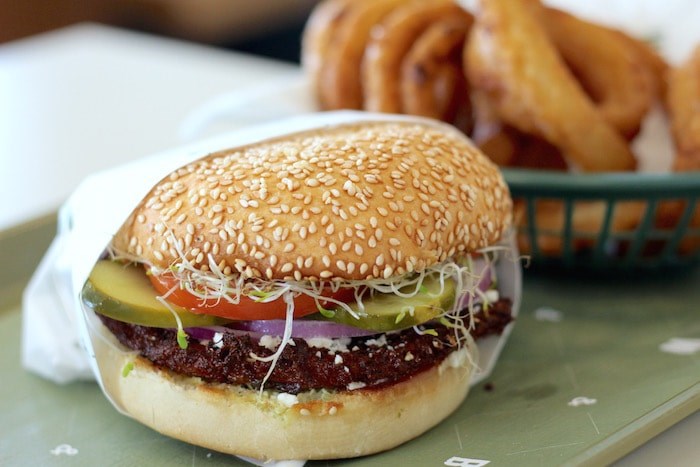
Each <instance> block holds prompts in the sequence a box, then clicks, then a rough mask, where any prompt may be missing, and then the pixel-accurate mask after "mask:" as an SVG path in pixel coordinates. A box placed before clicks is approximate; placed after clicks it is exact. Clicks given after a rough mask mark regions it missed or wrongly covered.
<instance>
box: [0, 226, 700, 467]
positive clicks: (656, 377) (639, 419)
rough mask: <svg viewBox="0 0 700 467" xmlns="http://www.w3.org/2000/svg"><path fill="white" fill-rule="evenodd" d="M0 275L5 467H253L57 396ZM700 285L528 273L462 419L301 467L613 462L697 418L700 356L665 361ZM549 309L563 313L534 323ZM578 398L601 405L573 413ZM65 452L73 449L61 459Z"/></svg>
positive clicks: (96, 394)
mask: <svg viewBox="0 0 700 467" xmlns="http://www.w3.org/2000/svg"><path fill="white" fill-rule="evenodd" d="M30 227H31V228H29V229H28V230H26V229H25V230H24V231H21V235H19V236H18V235H14V236H13V235H4V236H0V252H1V253H0V260H2V261H3V262H6V261H10V262H12V261H14V262H16V263H18V264H19V263H22V262H21V261H19V260H18V258H24V262H23V263H22V267H23V270H24V271H31V269H32V268H33V267H34V265H35V263H36V261H37V260H38V257H39V256H40V254H39V255H37V254H36V252H37V251H39V252H41V251H43V249H44V248H45V247H46V245H47V243H48V240H49V239H50V238H51V234H52V232H53V230H52V229H53V224H52V222H51V220H50V219H47V220H45V221H43V222H39V223H36V224H35V225H33V226H30ZM15 233H16V232H15ZM22 238H24V239H26V240H24V241H22ZM0 271H2V273H0V274H2V275H4V277H0V284H3V286H2V288H0V296H1V297H3V299H4V301H3V302H0V304H1V305H2V306H0V342H2V343H3V351H2V352H1V353H0V369H1V370H2V376H3V381H2V383H0V465H18V466H19V465H42V466H46V465H153V466H156V465H167V466H176V465H187V466H190V465H207V466H216V465H250V464H247V463H244V462H243V461H240V460H238V459H236V458H234V457H231V456H226V455H223V454H218V453H215V452H212V451H211V450H208V449H204V448H198V447H194V446H191V445H188V444H186V443H182V442H179V441H176V440H173V439H170V438H167V437H164V436H162V435H160V434H158V433H156V432H154V431H152V430H150V429H148V428H146V427H144V426H142V425H140V424H138V423H136V422H134V421H133V420H131V419H129V418H127V417H125V416H122V415H120V414H119V413H117V411H116V410H114V408H113V407H112V406H111V405H110V403H109V402H108V401H107V400H106V399H105V397H104V396H103V395H102V393H101V392H100V390H99V388H98V387H97V385H96V384H94V383H89V382H84V383H73V384H68V385H65V386H59V385H55V384H53V383H51V382H48V381H46V380H43V379H41V378H39V377H37V376H35V375H33V374H30V373H27V372H26V371H24V370H23V369H22V368H21V366H20V355H19V347H20V338H21V332H20V330H21V327H22V322H21V310H20V304H19V302H18V297H19V292H20V291H21V289H22V288H23V286H24V284H25V283H26V280H27V277H26V276H25V277H21V278H18V277H17V275H14V276H11V275H9V273H8V272H7V269H6V268H0ZM13 278H14V279H16V280H14V281H13V280H12V279H13ZM698 284H700V269H697V268H696V269H694V270H693V269H691V270H684V271H677V272H675V273H668V272H666V273H665V274H664V275H663V276H654V275H645V276H639V275H636V276H628V277H625V278H618V279H611V278H610V277H609V276H607V277H606V278H605V279H599V280H596V279H595V278H591V277H585V278H584V277H572V276H568V277H564V276H562V275H557V276H556V277H555V276H552V275H549V276H548V275H544V274H541V273H533V272H532V271H526V272H525V282H524V295H523V302H522V307H521V312H520V316H519V318H518V322H517V324H516V326H515V329H514V332H513V334H512V335H511V337H510V340H509V342H508V344H507V345H506V348H505V350H504V352H503V354H502V355H501V358H500V360H499V363H498V365H497V366H496V369H495V371H494V373H493V374H492V376H491V377H490V378H489V379H488V381H486V382H484V383H482V384H480V385H478V386H476V387H475V388H473V389H472V393H471V394H470V396H469V397H468V398H467V400H466V402H465V403H464V404H463V405H462V406H461V407H460V408H459V410H458V411H457V412H456V413H454V414H453V415H452V416H451V417H449V418H448V419H447V420H445V421H444V422H443V423H442V424H440V425H439V426H438V427H436V428H435V429H433V430H431V431H430V432H428V433H427V434H425V435H424V436H422V437H420V438H418V439H416V440H414V441H411V442H409V443H407V444H405V445H403V446H400V447H399V448H397V449H394V450H392V451H389V452H386V453H382V454H378V455H374V456H369V457H365V458H361V459H355V460H345V461H333V462H328V463H327V462H310V463H309V464H308V465H311V466H315V465H340V464H342V465H346V464H347V465H357V466H387V465H420V466H429V465H435V466H441V465H479V464H478V463H472V464H468V463H467V462H468V461H467V459H472V460H475V461H474V462H476V460H482V461H490V464H489V465H494V466H498V465H518V466H528V465H536V466H543V465H562V464H572V465H580V464H591V465H600V464H604V463H609V462H612V461H614V460H615V459H618V458H620V457H622V456H623V455H624V454H626V453H627V452H629V451H631V450H632V449H634V448H635V447H637V446H639V445H641V444H642V443H644V442H646V441H647V440H648V439H650V438H651V437H653V436H654V435H656V434H658V433H659V432H661V431H663V430H664V429H666V428H668V427H669V426H671V425H672V424H673V423H675V422H677V421H679V420H680V419H682V418H684V417H685V416H687V415H689V414H691V413H693V412H695V411H697V410H698V409H699V408H700V364H699V363H700V353H695V354H694V355H692V354H691V355H678V354H671V353H667V352H662V351H661V350H660V345H661V344H663V343H664V342H667V341H668V340H669V339H671V338H674V337H676V338H691V337H693V338H697V337H698V336H700V287H698ZM10 299H12V300H10ZM9 302H12V303H9ZM543 307H547V308H550V309H552V310H556V311H559V312H560V314H557V313H554V312H552V310H549V312H544V313H543V312H540V313H536V310H537V309H540V308H543ZM556 317H560V318H561V319H560V321H552V320H551V319H552V318H556ZM538 318H539V319H538ZM542 318H549V320H547V319H542ZM26 324H27V325H28V326H29V327H30V328H29V329H31V323H26ZM28 335H30V336H31V332H29V333H28ZM577 397H586V398H589V399H595V400H596V403H595V404H593V405H580V406H575V407H574V406H571V405H570V404H569V403H570V402H571V401H572V400H573V399H574V398H577ZM370 416H371V415H370V414H368V421H367V422H368V423H371V419H370V418H369V417H370ZM212 428H213V429H216V428H215V427H212ZM358 429H359V430H361V429H362V427H358ZM396 429H397V430H400V429H401V424H400V423H397V426H396ZM64 444H66V445H69V446H70V447H71V448H74V450H71V449H68V448H65V447H64V449H59V450H58V451H56V448H57V447H59V446H61V445H64ZM52 451H53V453H52ZM66 451H69V452H71V453H72V454H73V455H69V454H68V453H66ZM60 452H63V453H62V454H61V453H60ZM446 463H447V464H446Z"/></svg>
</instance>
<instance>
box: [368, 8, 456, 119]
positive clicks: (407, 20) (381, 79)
mask: <svg viewBox="0 0 700 467" xmlns="http://www.w3.org/2000/svg"><path fill="white" fill-rule="evenodd" d="M468 15H469V14H468V13H467V12H466V11H465V10H464V9H462V8H461V7H460V6H459V5H457V4H456V3H454V2H452V1H451V0H439V1H431V2H418V1H416V2H409V3H405V4H403V5H401V6H399V7H398V8H396V9H395V10H394V11H392V12H391V13H390V14H389V15H387V17H386V18H384V20H383V21H381V22H380V23H378V24H377V25H376V26H375V27H374V28H373V29H372V32H371V37H370V40H369V42H368V43H367V48H366V50H365V55H364V59H363V61H362V67H361V79H362V86H363V90H364V108H365V109H367V110H371V111H375V112H394V113H400V112H402V111H403V105H402V101H401V91H400V89H399V86H398V85H397V83H399V81H400V78H401V64H402V63H403V60H404V57H405V56H406V54H408V52H409V50H410V48H411V45H412V44H413V43H414V42H415V41H416V39H417V38H418V37H419V36H420V35H421V34H422V33H423V32H424V31H425V30H426V28H428V27H429V26H430V25H431V24H433V23H434V22H435V21H438V20H440V19H441V18H454V17H456V16H463V17H466V16H468Z"/></svg>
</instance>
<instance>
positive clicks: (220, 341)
mask: <svg viewBox="0 0 700 467" xmlns="http://www.w3.org/2000/svg"><path fill="white" fill-rule="evenodd" d="M212 342H214V344H213V345H214V347H216V348H217V349H220V348H222V347H223V346H224V333H222V332H215V333H214V337H213V338H212Z"/></svg>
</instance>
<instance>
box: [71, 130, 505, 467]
mask: <svg viewBox="0 0 700 467" xmlns="http://www.w3.org/2000/svg"><path fill="white" fill-rule="evenodd" d="M511 212H512V201H511V198H510V195H509V192H508V188H507V186H506V185H505V183H504V181H503V179H502V177H501V174H500V172H499V171H498V169H497V168H496V166H495V165H493V164H492V163H491V162H490V161H489V160H488V159H487V158H486V157H485V156H483V155H482V154H481V153H480V152H479V151H478V150H477V149H475V148H474V146H473V145H472V144H471V143H470V142H469V141H468V140H467V139H466V138H465V137H464V136H463V135H461V134H460V133H458V132H457V131H456V130H452V129H451V128H449V127H447V126H442V125H438V124H428V123H415V122H407V121H401V122H392V121H383V122H367V123H354V124H345V125H339V126H333V127H327V128H323V129H318V130H313V131H306V132H302V133H297V134H292V135H288V136H284V137H279V138H276V139H271V140H266V141H263V142H259V143H255V144H251V145H248V146H244V147H238V148H234V149H229V150H225V151H221V152H217V153H214V154H210V155H208V156H206V157H204V158H202V159H199V160H197V161H194V162H192V163H190V164H188V165H186V166H184V167H182V168H179V169H177V170H175V171H174V172H172V173H171V174H169V175H168V176H167V177H165V178H164V179H163V180H161V181H160V182H159V183H158V184H157V185H156V186H155V187H154V188H153V189H152V190H151V191H150V193H148V195H147V196H146V197H145V198H144V199H143V201H141V203H140V204H139V205H138V206H137V207H136V209H135V210H134V211H133V213H132V214H131V215H130V217H129V218H128V219H127V220H126V222H125V223H124V224H123V226H122V227H121V229H120V230H119V231H118V232H117V233H116V235H115V236H114V237H113V241H112V243H111V244H110V245H109V247H108V249H107V252H106V253H105V255H104V257H103V259H102V260H100V261H99V262H98V263H97V264H96V265H95V267H94V269H93V271H92V273H91V274H90V277H89V279H88V281H87V282H86V284H85V286H84V288H83V293H82V299H83V303H84V304H85V308H86V313H87V315H88V321H89V322H90V323H91V333H95V334H96V335H97V336H98V338H96V339H95V338H93V346H94V350H95V355H96V360H97V363H98V366H99V369H100V374H101V378H102V384H103V387H104V389H105V392H106V393H108V394H109V396H110V397H111V398H112V400H113V401H114V402H115V404H116V405H117V406H118V407H120V408H121V409H122V410H124V411H125V412H126V413H128V414H129V415H130V416H132V417H134V418H135V419H137V420H139V421H140V422H142V423H144V424H146V425H148V426H150V427H152V428H153V429H155V430H157V431H159V432H161V433H164V434H166V435H169V436H172V437H175V438H178V439H181V440H184V441H187V442H190V443H194V444H197V445H200V446H204V447H207V448H210V449H214V450H217V451H221V452H226V453H231V454H237V455H243V456H250V457H254V458H258V459H327V458H338V457H353V456H360V455H365V454H370V453H374V452H378V451H382V450H386V449H389V448H392V447H394V446H396V445H398V444H400V443H403V442H405V441H407V440H409V439H411V438H414V437H416V436H418V435H420V434H421V433H423V432H425V431H426V430H428V429H429V428H431V427H432V426H434V425H436V424H437V423H439V422H440V421H441V420H443V419H444V418H445V417H447V416H448V415H449V414H450V413H451V412H452V411H454V410H455V409H456V408H457V407H458V406H459V404H460V403H461V402H462V400H463V399H464V397H465V396H466V394H467V391H468V388H469V381H470V375H471V373H472V370H474V368H475V363H474V362H475V356H474V351H475V349H476V346H475V345H474V341H475V340H476V339H479V338H481V337H483V336H485V335H488V334H494V333H500V332H501V331H502V330H503V329H504V327H505V326H506V325H507V324H508V323H509V322H510V321H511V315H510V311H511V310H510V308H511V302H510V300H509V299H510V298H513V297H503V296H500V294H499V292H498V289H497V277H495V271H496V268H495V267H494V262H495V261H497V260H498V259H499V257H500V258H504V257H508V258H510V260H511V261H512V260H513V259H512V257H511V256H510V255H509V253H512V252H509V251H508V250H507V247H506V246H503V245H505V244H504V243H503V238H504V236H505V234H506V232H507V231H508V230H509V228H510V226H511V220H512V219H511V216H512V214H511ZM399 417H400V418H399ZM399 422H400V423H399Z"/></svg>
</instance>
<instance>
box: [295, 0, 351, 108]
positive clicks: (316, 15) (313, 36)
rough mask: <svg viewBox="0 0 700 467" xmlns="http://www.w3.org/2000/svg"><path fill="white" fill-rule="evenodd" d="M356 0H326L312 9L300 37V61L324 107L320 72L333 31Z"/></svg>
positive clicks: (327, 52)
mask: <svg viewBox="0 0 700 467" xmlns="http://www.w3.org/2000/svg"><path fill="white" fill-rule="evenodd" d="M356 3H357V0H327V1H324V2H321V3H319V4H318V5H317V6H316V8H314V9H313V11H312V12H311V15H309V19H308V20H307V22H306V25H305V26H304V33H303V35H302V38H301V43H302V47H301V63H302V66H303V68H304V71H305V72H306V74H307V76H308V77H309V81H310V82H311V86H312V89H313V90H314V92H315V93H316V99H317V101H318V102H320V104H321V107H323V108H325V104H324V102H323V96H322V95H321V73H322V70H323V68H324V66H325V63H326V59H327V56H328V55H329V53H330V52H329V49H330V47H329V44H330V43H331V41H332V38H333V33H334V31H335V30H336V28H337V27H338V24H340V22H341V21H342V19H343V17H344V16H345V15H346V12H347V10H348V9H349V8H350V6H351V5H353V4H356Z"/></svg>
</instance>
